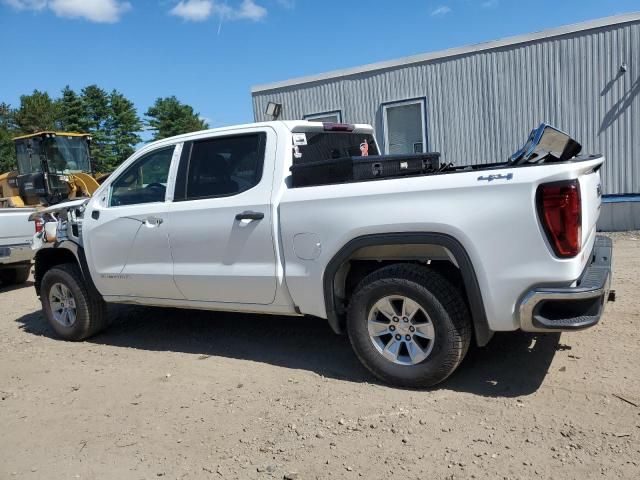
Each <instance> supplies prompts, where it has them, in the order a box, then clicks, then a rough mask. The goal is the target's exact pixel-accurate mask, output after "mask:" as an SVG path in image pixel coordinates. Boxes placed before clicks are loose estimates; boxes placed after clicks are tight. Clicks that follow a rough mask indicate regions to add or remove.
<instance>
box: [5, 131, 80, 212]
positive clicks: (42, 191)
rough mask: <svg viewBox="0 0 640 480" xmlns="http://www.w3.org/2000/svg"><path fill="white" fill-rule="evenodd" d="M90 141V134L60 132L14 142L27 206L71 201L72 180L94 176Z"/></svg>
mask: <svg viewBox="0 0 640 480" xmlns="http://www.w3.org/2000/svg"><path fill="white" fill-rule="evenodd" d="M90 139H91V137H90V136H89V135H87V134H80V133H59V132H39V133H35V134H31V135H25V136H22V137H17V138H15V139H14V142H15V146H16V159H17V163H18V177H17V181H18V189H19V192H20V196H21V197H22V199H23V200H24V202H25V204H26V205H36V204H49V205H50V204H54V203H58V202H60V201H62V200H65V199H67V198H68V197H69V194H70V192H71V188H72V187H71V183H70V176H71V175H74V174H78V173H87V174H91V173H92V172H91V158H90V156H89V142H90Z"/></svg>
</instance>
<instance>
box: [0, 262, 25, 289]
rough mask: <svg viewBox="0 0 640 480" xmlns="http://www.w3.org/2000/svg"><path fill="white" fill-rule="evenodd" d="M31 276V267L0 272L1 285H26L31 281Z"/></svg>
mask: <svg viewBox="0 0 640 480" xmlns="http://www.w3.org/2000/svg"><path fill="white" fill-rule="evenodd" d="M30 274H31V266H27V267H16V268H11V269H6V270H0V283H2V284H3V285H17V284H20V283H24V282H26V281H27V280H28V279H29V275H30Z"/></svg>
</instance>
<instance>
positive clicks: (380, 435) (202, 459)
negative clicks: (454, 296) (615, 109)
mask: <svg viewBox="0 0 640 480" xmlns="http://www.w3.org/2000/svg"><path fill="white" fill-rule="evenodd" d="M614 238H615V256H614V261H615V272H614V288H615V289H616V290H617V294H618V298H617V302H616V303H613V304H611V303H610V304H609V305H608V306H607V312H606V314H605V316H604V318H603V319H602V321H601V322H600V324H599V325H598V326H597V327H595V328H593V329H591V330H588V331H585V332H578V333H571V334H562V335H557V334H550V335H528V334H522V333H517V334H504V335H496V336H495V337H494V339H493V340H492V341H491V343H490V344H489V345H488V346H487V347H486V348H482V349H476V350H474V351H472V352H471V353H470V354H469V355H468V357H467V358H466V360H465V362H464V363H463V365H462V366H461V368H460V369H459V370H458V372H457V373H455V374H454V375H453V376H452V377H451V378H450V379H449V380H448V381H446V382H445V383H444V384H442V385H441V386H440V387H439V388H437V389H433V390H430V391H408V390H400V389H396V388H389V387H386V386H384V385H380V384H378V383H377V382H376V381H375V380H374V379H373V378H372V377H371V376H370V375H369V374H368V372H367V371H365V370H364V368H363V367H361V366H360V365H359V363H358V361H357V359H356V358H355V356H354V354H352V352H351V349H350V346H349V343H348V340H347V338H345V337H339V336H335V335H334V334H333V333H332V332H331V331H330V329H329V327H328V326H327V324H326V322H324V321H321V320H316V319H297V318H286V317H270V316H265V317H258V316H246V315H230V314H216V313H207V312H191V311H178V310H159V309H152V308H139V307H120V309H121V312H120V313H121V315H120V317H119V319H118V320H117V321H116V323H115V324H114V325H112V327H111V328H110V329H109V330H108V331H107V332H105V333H103V334H101V335H99V336H97V337H95V338H93V339H91V340H90V341H87V342H83V343H67V342H63V341H60V340H56V339H55V338H54V337H53V334H52V330H51V329H50V328H49V327H48V326H47V325H46V323H45V321H44V319H43V317H42V315H41V313H40V306H39V302H38V300H37V298H36V296H35V292H34V289H33V288H32V286H31V284H28V285H26V286H23V287H21V288H13V289H11V288H3V289H1V288H0V395H1V397H0V398H1V399H2V400H1V401H0V426H1V435H0V478H1V479H5V478H27V479H66V478H69V479H74V478H87V479H150V478H167V479H200V478H202V479H207V478H214V479H215V478H223V479H234V478H242V479H245V478H247V479H270V478H275V479H282V478H284V479H293V478H299V479H315V478H327V479H328V478H345V479H355V478H359V477H362V478H367V479H377V478H407V479H424V478H436V479H439V478H442V479H444V478H460V479H461V478H509V479H511V478H514V479H515V478H521V479H528V478H532V477H534V476H535V477H539V478H553V479H558V478H576V479H587V478H629V479H631V478H636V479H637V478H640V441H639V439H640V348H639V347H640V329H639V326H640V275H639V274H640V233H638V232H635V233H627V234H618V235H614Z"/></svg>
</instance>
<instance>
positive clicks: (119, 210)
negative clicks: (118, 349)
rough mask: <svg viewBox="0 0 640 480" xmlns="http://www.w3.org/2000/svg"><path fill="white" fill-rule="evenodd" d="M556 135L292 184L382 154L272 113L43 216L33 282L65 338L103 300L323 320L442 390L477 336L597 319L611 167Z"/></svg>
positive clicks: (415, 381) (78, 330) (414, 381)
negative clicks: (313, 169) (503, 151)
mask: <svg viewBox="0 0 640 480" xmlns="http://www.w3.org/2000/svg"><path fill="white" fill-rule="evenodd" d="M550 138H551V142H547V143H548V144H549V145H547V146H546V148H547V149H546V150H545V151H544V152H543V153H542V154H541V153H540V152H541V149H540V148H539V147H540V145H538V148H537V150H536V153H535V154H534V155H532V154H531V153H532V152H533V148H529V147H531V139H530V142H529V144H528V147H527V146H526V147H525V148H524V149H523V150H522V151H521V152H519V153H520V155H516V156H514V157H512V159H511V160H510V161H508V162H504V163H501V164H491V165H481V166H475V167H465V168H462V167H460V168H453V167H450V168H446V169H441V170H439V171H438V172H436V173H434V174H423V175H414V176H404V177H398V178H385V179H375V180H370V181H352V182H347V183H341V184H329V185H316V186H306V187H299V188H295V187H294V186H293V184H292V175H291V173H290V168H291V166H292V165H293V164H294V162H295V161H296V160H299V159H301V158H303V159H307V160H319V159H322V158H324V157H323V155H327V154H328V152H331V155H334V156H336V155H339V154H340V152H339V151H338V150H340V149H344V148H346V150H348V151H349V152H352V151H353V150H354V149H355V150H357V149H358V145H360V148H361V149H362V148H363V147H362V145H364V144H365V143H367V146H368V152H367V153H370V154H375V153H377V144H376V143H375V138H374V136H373V130H372V128H371V127H370V126H368V125H345V124H322V123H317V122H304V121H276V122H267V123H259V124H250V125H242V126H237V127H228V128H220V129H215V130H207V131H201V132H196V133H190V134H186V135H180V136H177V137H173V138H167V139H164V140H161V141H158V142H154V143H151V144H149V145H146V146H145V147H143V148H142V149H140V150H139V151H137V152H136V153H135V154H134V155H133V156H132V157H131V158H129V159H128V160H127V161H126V162H124V163H123V164H122V165H121V166H120V167H119V168H118V169H117V170H116V171H115V172H114V173H113V174H112V175H111V176H110V177H109V179H108V180H107V181H106V182H105V183H104V184H103V185H102V186H101V187H100V189H99V190H98V191H97V192H96V193H95V195H94V196H93V197H92V198H91V199H90V200H85V201H76V202H72V203H70V204H62V205H58V206H56V207H53V208H49V209H48V210H45V211H44V214H42V213H41V214H39V216H42V215H44V216H45V220H47V219H48V220H49V221H56V222H57V224H58V228H57V233H56V235H55V236H51V235H50V236H49V238H47V239H46V241H47V243H45V244H44V246H43V247H42V248H40V249H39V250H38V252H37V254H36V260H35V288H36V291H37V294H38V295H39V296H40V298H41V301H42V306H43V309H44V312H45V314H46V317H47V319H48V321H49V322H50V324H51V326H52V327H53V328H54V329H55V331H56V332H57V334H58V335H59V336H61V337H62V338H65V339H68V340H82V339H84V338H87V337H89V336H91V335H94V334H96V333H97V332H99V331H100V330H101V329H103V328H104V327H105V326H106V325H107V324H108V318H107V314H106V311H107V310H106V304H107V303H109V302H115V303H134V304H142V305H155V306H165V307H174V308H175V307H178V308H191V309H206V310H226V311H234V312H257V313H265V314H278V315H313V316H316V317H321V318H325V319H327V320H328V322H329V325H330V326H331V328H332V329H333V330H334V331H335V332H337V333H341V332H347V333H348V335H349V338H350V341H351V343H352V345H353V348H354V350H355V353H356V354H357V356H358V357H359V359H360V360H361V361H362V363H363V364H364V365H365V366H366V367H367V368H368V369H369V370H370V371H371V372H372V373H373V374H375V375H376V376H378V377H379V378H380V379H382V380H383V381H385V382H388V383H391V384H395V385H400V386H407V387H424V386H430V385H434V384H436V383H438V382H440V381H442V380H444V379H445V378H446V377H447V376H449V375H450V374H451V373H452V372H453V371H454V370H455V369H456V367H457V366H458V365H459V364H460V362H461V361H462V359H463V358H464V356H465V353H466V352H467V349H468V347H469V345H470V342H471V341H475V342H476V343H477V344H478V345H480V346H482V345H485V344H486V343H487V342H488V341H489V340H490V338H491V336H492V334H493V332H496V331H513V330H518V329H521V330H524V331H529V332H542V331H565V330H577V329H583V328H586V327H590V326H592V325H595V324H596V323H597V322H598V320H599V319H600V317H601V315H602V313H603V309H604V303H605V302H606V301H607V299H609V297H610V291H609V285H610V272H611V254H612V245H611V241H610V240H609V239H608V238H606V237H602V236H597V235H596V221H597V219H598V215H599V210H600V196H601V187H600V174H599V169H600V167H601V166H602V163H603V161H604V159H603V157H602V156H575V155H571V158H568V159H567V158H566V157H567V155H566V154H562V149H560V150H559V151H555V150H554V148H555V147H554V146H553V141H555V140H554V138H553V136H552V137H550ZM567 138H568V137H567ZM535 140H536V142H538V143H540V142H539V140H540V138H537V139H535ZM534 143H535V142H534ZM543 143H544V142H543ZM574 143H575V142H574ZM534 146H535V145H534ZM528 148H529V150H528V151H527V149H528ZM365 150H366V149H365ZM543 150H544V149H543ZM578 150H579V145H578ZM364 153H365V152H364V151H363V154H364ZM525 153H526V154H527V155H524V154H525ZM565 153H566V152H565ZM522 159H525V161H522ZM47 231H50V229H47ZM52 237H53V238H52ZM611 293H613V292H611ZM265 321H268V320H265Z"/></svg>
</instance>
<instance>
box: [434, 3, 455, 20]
mask: <svg viewBox="0 0 640 480" xmlns="http://www.w3.org/2000/svg"><path fill="white" fill-rule="evenodd" d="M448 13H451V8H449V7H447V6H446V5H441V6H439V7H438V8H436V9H435V10H433V11H432V12H431V16H432V17H444V16H445V15H446V14H448Z"/></svg>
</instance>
